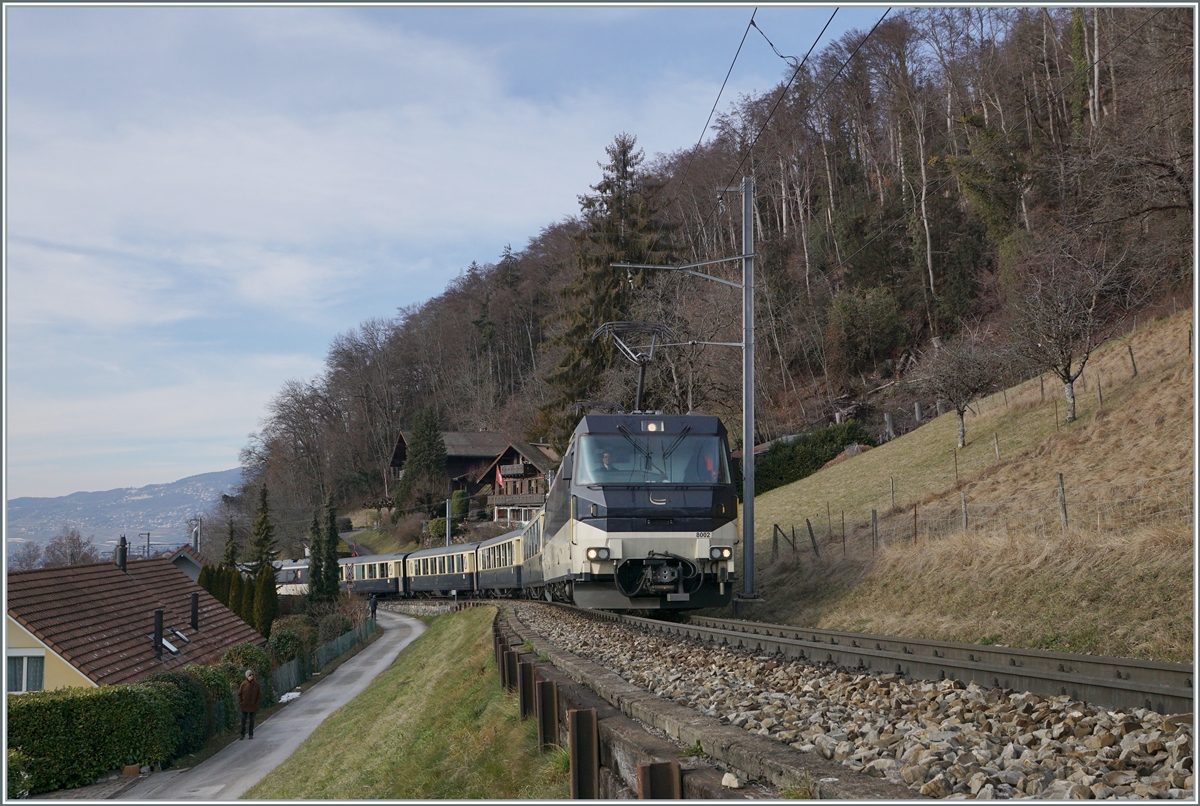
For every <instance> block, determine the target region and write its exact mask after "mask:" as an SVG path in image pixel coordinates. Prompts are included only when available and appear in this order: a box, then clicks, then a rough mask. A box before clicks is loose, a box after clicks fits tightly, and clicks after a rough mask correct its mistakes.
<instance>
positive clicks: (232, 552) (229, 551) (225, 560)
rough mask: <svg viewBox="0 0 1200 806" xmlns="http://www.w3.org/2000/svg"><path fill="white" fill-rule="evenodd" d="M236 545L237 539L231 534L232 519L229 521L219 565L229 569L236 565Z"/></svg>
mask: <svg viewBox="0 0 1200 806" xmlns="http://www.w3.org/2000/svg"><path fill="white" fill-rule="evenodd" d="M237 556H238V545H237V538H236V537H234V534H233V518H230V519H229V536H228V537H226V538H225V554H224V556H223V557H221V564H222V565H224V566H227V567H229V568H233V567H234V566H236V565H237Z"/></svg>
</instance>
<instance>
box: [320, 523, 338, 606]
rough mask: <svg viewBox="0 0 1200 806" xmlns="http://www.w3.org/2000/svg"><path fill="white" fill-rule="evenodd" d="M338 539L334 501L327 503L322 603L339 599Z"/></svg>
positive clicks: (322, 567) (322, 565)
mask: <svg viewBox="0 0 1200 806" xmlns="http://www.w3.org/2000/svg"><path fill="white" fill-rule="evenodd" d="M339 540H341V538H340V537H338V530H337V507H336V506H334V503H333V500H332V499H330V500H329V501H326V502H325V540H324V541H322V543H323V545H322V548H323V549H324V551H325V559H324V562H323V563H322V564H321V571H322V577H321V595H322V597H323V599H322V601H326V602H334V601H337V598H338V541H339Z"/></svg>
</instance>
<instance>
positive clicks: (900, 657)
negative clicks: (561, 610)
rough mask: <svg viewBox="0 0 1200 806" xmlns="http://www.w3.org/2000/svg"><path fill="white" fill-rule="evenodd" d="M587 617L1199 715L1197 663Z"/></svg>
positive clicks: (729, 622)
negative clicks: (1195, 680)
mask: <svg viewBox="0 0 1200 806" xmlns="http://www.w3.org/2000/svg"><path fill="white" fill-rule="evenodd" d="M559 606H562V607H565V606H564V605H559ZM572 609H574V608H572ZM579 612H582V613H585V614H587V615H588V616H590V617H593V618H598V619H603V620H608V621H616V622H621V623H625V624H630V625H635V626H638V627H640V628H642V629H644V630H647V631H650V632H657V633H660V634H664V635H670V636H684V637H688V638H692V639H695V640H697V641H701V642H704V643H712V644H723V645H727V646H730V647H734V648H737V647H740V648H743V649H746V650H748V651H751V652H758V653H764V654H771V655H779V656H781V657H785V658H795V659H801V660H807V661H811V662H814V663H832V664H835V665H837V666H840V667H842V668H847V669H862V670H863V671H869V672H874V673H877V674H887V673H897V674H901V675H903V676H905V677H909V678H920V679H928V680H942V679H947V678H949V679H955V680H961V681H962V682H964V683H969V682H971V681H975V682H976V683H978V684H979V685H983V686H990V687H993V688H1007V689H1013V690H1017V691H1029V692H1033V693H1034V694H1039V695H1043V696H1059V695H1064V694H1065V695H1067V696H1069V697H1071V698H1072V699H1074V700H1079V701H1081V702H1088V703H1093V704H1095V705H1100V706H1104V707H1108V708H1119V709H1133V708H1146V709H1149V710H1152V711H1156V712H1158V713H1160V714H1175V713H1191V712H1192V710H1193V697H1194V690H1193V667H1192V664H1190V663H1162V662H1158V661H1145V660H1135V659H1128V658H1106V657H1101V656H1097V655H1078V654H1073V653H1067V652H1048V651H1045V650H1037V649H1014V648H1011V647H1001V646H984V645H979V644H956V643H949V642H945V641H925V640H919V639H915V640H914V639H908V638H896V637H892V636H885V635H870V634H865V633H852V632H839V631H835V630H816V629H807V628H802V627H791V626H787V625H781V624H765V623H760V622H753V621H742V620H739V619H719V618H708V617H701V616H692V617H691V618H690V620H689V621H687V622H683V623H678V622H669V621H659V620H657V619H650V618H643V617H640V616H625V615H619V614H616V613H609V612H605V611H594V610H582V611H579Z"/></svg>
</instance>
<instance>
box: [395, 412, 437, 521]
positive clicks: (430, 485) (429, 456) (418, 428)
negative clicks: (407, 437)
mask: <svg viewBox="0 0 1200 806" xmlns="http://www.w3.org/2000/svg"><path fill="white" fill-rule="evenodd" d="M445 492H446V443H445V441H444V440H443V439H442V428H441V424H440V423H439V422H438V413H437V409H436V408H435V407H434V406H433V405H429V406H426V407H425V408H424V409H422V410H421V413H420V414H419V415H417V421H416V423H414V425H413V431H412V443H411V444H410V445H409V446H408V456H407V458H406V459H405V461H404V476H403V477H402V478H401V481H400V489H399V490H398V493H397V497H398V498H399V500H401V501H406V500H410V499H411V500H412V502H413V503H414V504H416V505H417V506H420V507H428V506H431V505H432V504H433V503H434V502H435V501H440V500H443V499H444V498H445Z"/></svg>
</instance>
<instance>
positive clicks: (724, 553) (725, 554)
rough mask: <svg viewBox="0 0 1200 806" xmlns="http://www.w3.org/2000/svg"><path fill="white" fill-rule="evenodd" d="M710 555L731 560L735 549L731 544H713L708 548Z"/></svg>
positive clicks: (714, 558) (710, 556) (718, 558)
mask: <svg viewBox="0 0 1200 806" xmlns="http://www.w3.org/2000/svg"><path fill="white" fill-rule="evenodd" d="M708 556H709V558H710V559H713V560H729V559H732V558H733V549H731V548H730V547H729V546H713V547H712V548H710V549H709V550H708Z"/></svg>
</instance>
